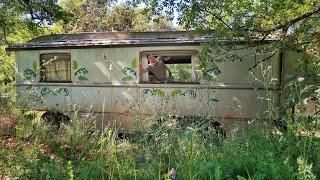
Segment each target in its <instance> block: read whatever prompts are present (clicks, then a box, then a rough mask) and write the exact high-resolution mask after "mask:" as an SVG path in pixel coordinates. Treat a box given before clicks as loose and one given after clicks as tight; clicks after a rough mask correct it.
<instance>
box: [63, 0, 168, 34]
mask: <svg viewBox="0 0 320 180" xmlns="http://www.w3.org/2000/svg"><path fill="white" fill-rule="evenodd" d="M61 5H62V6H63V7H64V8H65V10H67V11H69V12H71V13H72V14H74V15H75V16H74V17H73V18H72V19H71V21H70V22H69V23H63V22H62V23H59V24H58V26H60V27H61V31H62V32H93V31H95V32H103V31H112V30H116V31H128V30H131V31H150V30H169V29H172V24H170V21H169V18H167V16H166V15H163V16H161V18H159V19H157V20H158V21H157V20H155V21H153V19H151V18H150V16H151V15H152V12H151V11H148V10H144V9H142V8H137V7H135V8H134V7H132V6H129V5H125V4H124V3H120V4H117V5H116V4H115V1H110V0H109V1H108V0H106V1H97V0H83V1H74V0H65V1H63V2H62V4H61Z"/></svg>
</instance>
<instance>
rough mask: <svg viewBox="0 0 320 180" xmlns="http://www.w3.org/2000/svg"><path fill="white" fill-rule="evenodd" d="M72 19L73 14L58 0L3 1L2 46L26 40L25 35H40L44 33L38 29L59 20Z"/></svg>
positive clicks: (0, 20)
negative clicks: (58, 2) (59, 3)
mask: <svg viewBox="0 0 320 180" xmlns="http://www.w3.org/2000/svg"><path fill="white" fill-rule="evenodd" d="M70 17H71V13H69V12H67V11H65V10H64V9H63V8H62V7H61V6H59V5H58V4H57V0H2V1H1V2H0V45H1V44H3V43H5V44H10V43H13V42H17V41H16V40H18V39H20V41H21V40H25V39H24V38H22V39H21V36H20V35H22V37H24V36H23V34H27V36H28V35H30V34H35V35H38V34H39V33H40V32H41V31H42V30H41V29H39V28H38V27H41V26H42V27H44V26H48V25H52V24H53V23H54V22H56V21H58V20H62V21H68V19H69V18H70ZM26 31H28V33H26ZM15 37H19V38H17V39H16V38H15ZM26 39H27V38H26ZM18 42H19V41H18Z"/></svg>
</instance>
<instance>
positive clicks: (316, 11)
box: [245, 8, 320, 33]
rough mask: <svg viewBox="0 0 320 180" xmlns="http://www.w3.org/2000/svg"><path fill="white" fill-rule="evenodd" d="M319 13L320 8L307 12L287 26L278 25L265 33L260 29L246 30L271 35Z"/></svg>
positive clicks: (289, 22) (290, 21)
mask: <svg viewBox="0 0 320 180" xmlns="http://www.w3.org/2000/svg"><path fill="white" fill-rule="evenodd" d="M318 12H320V8H316V9H313V10H312V11H309V12H307V13H305V14H303V15H301V16H299V17H297V18H295V19H292V20H289V21H288V22H287V23H285V24H280V25H278V26H276V27H274V28H272V29H268V30H263V31H261V30H259V29H252V30H250V29H245V30H249V31H253V32H260V33H271V32H273V31H277V30H280V29H283V28H288V27H289V26H291V25H293V24H295V23H297V22H299V21H301V20H303V19H305V18H308V17H310V16H312V15H314V14H316V13H318Z"/></svg>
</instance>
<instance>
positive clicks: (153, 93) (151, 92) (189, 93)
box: [142, 89, 197, 100]
mask: <svg viewBox="0 0 320 180" xmlns="http://www.w3.org/2000/svg"><path fill="white" fill-rule="evenodd" d="M147 95H150V96H158V97H160V98H163V99H167V100H168V99H172V98H175V97H177V96H188V97H190V98H191V99H195V98H196V97H197V93H196V92H195V91H194V90H191V89H189V90H186V91H181V90H180V89H175V90H173V91H171V92H167V93H166V92H164V91H163V90H162V89H144V90H142V97H143V98H146V97H147Z"/></svg>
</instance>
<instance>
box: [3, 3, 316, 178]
mask: <svg viewBox="0 0 320 180" xmlns="http://www.w3.org/2000/svg"><path fill="white" fill-rule="evenodd" d="M142 2H143V3H145V4H144V6H137V5H138V4H140V3H142ZM115 3H116V1H113V0H85V1H72V0H63V1H60V4H58V1H57V0H46V1H37V0H13V1H12V0H3V1H1V2H0V96H1V99H0V120H2V119H4V118H8V117H10V118H13V119H16V118H18V119H19V121H18V122H17V123H16V124H15V125H14V126H12V127H10V128H8V129H7V128H3V127H2V124H0V125H1V126H0V130H1V132H0V135H1V143H0V179H2V178H5V177H11V178H14V177H20V178H22V179H102V178H105V179H316V178H319V177H320V159H319V158H320V141H319V136H317V135H316V134H317V133H319V116H320V115H319V111H318V112H317V113H318V114H315V115H314V116H312V117H308V116H307V115H306V114H305V112H304V111H303V110H302V109H303V107H304V105H305V103H306V98H307V97H309V96H310V95H312V96H313V97H315V98H318V101H317V103H318V105H319V99H320V85H319V82H320V62H319V55H320V50H319V47H320V43H319V39H320V38H319V36H320V35H319V32H320V26H319V25H320V13H319V12H320V2H319V1H314V0H301V1H293V0H283V1H278V0H268V1H253V0H244V1H234V0H219V1H211V0H201V1H191V0H186V1H174V0H169V1H168V0H158V1H154V0H152V1H150V0H135V1H129V0H128V1H125V4H118V5H116V4H115ZM174 11H177V12H178V13H177V14H178V21H179V28H183V29H197V30H199V31H200V32H207V31H212V30H214V33H213V35H214V37H215V38H216V39H221V38H223V39H225V40H228V41H230V42H235V43H231V44H230V45H229V44H228V45H227V46H223V47H225V49H221V47H222V46H221V45H222V44H221V43H224V42H221V41H212V42H210V43H208V44H205V45H204V46H203V51H202V52H201V54H200V60H201V62H203V64H209V65H210V66H214V65H215V64H216V63H219V62H223V61H241V57H238V56H236V55H235V54H232V50H235V48H236V46H233V44H237V43H238V42H239V41H240V40H241V41H243V40H244V41H246V44H247V46H248V47H255V48H256V51H255V53H260V54H265V55H266V56H264V58H262V59H258V61H257V64H256V65H255V66H254V67H252V68H253V69H254V68H259V67H260V65H261V64H262V63H261V62H264V61H267V60H269V59H270V57H271V56H273V55H274V54H276V53H277V52H280V53H284V52H288V51H297V52H306V53H307V54H308V56H309V58H308V59H307V68H299V67H297V70H296V72H297V74H296V77H295V78H294V79H292V81H291V82H288V83H287V84H286V85H284V89H283V92H282V93H283V96H285V95H288V96H286V98H284V100H283V104H282V106H281V107H280V109H277V108H276V109H275V108H273V107H270V109H269V110H270V115H271V116H270V117H272V116H274V117H281V119H279V120H281V121H277V124H278V125H280V126H281V127H283V126H282V124H281V123H283V122H285V123H286V125H287V126H286V131H284V132H281V133H279V131H277V130H276V129H275V128H274V126H272V123H270V122H269V121H268V122H265V121H262V120H259V119H252V120H251V121H249V122H248V123H249V125H248V127H246V128H243V127H235V128H234V130H233V131H232V132H230V133H229V134H228V137H227V138H226V139H224V138H222V137H220V136H218V135H217V134H216V132H215V130H212V131H210V130H209V131H204V130H205V129H206V128H205V127H203V126H197V125H196V124H194V125H190V126H189V127H188V128H187V127H185V128H184V130H181V129H179V128H172V126H170V127H171V128H168V126H167V125H168V124H164V125H162V126H160V127H158V128H156V129H154V131H152V133H151V134H144V133H138V132H137V133H134V134H132V135H130V136H129V137H128V138H127V139H119V138H118V136H117V135H118V134H117V131H116V130H115V129H112V128H106V129H103V130H99V131H97V130H96V129H95V128H94V127H93V126H89V125H88V124H90V123H88V121H92V119H93V118H94V117H92V115H91V114H90V113H88V115H87V116H86V117H85V118H84V119H72V120H71V123H70V124H66V125H63V126H62V127H61V128H60V129H59V130H55V129H52V127H50V126H48V125H47V124H43V123H41V122H39V119H38V118H35V119H34V117H33V114H32V113H31V114H30V112H29V113H26V112H20V111H19V110H18V109H17V108H16V107H15V104H14V75H15V64H14V54H9V53H6V52H5V47H7V46H8V45H9V44H13V43H20V42H25V41H28V40H30V39H31V38H34V37H37V36H40V35H46V34H52V33H74V32H88V31H96V32H99V31H110V30H118V31H122V30H135V31H147V30H171V29H175V28H176V27H173V26H172V23H171V22H170V20H172V18H173V17H174V14H175V13H174ZM240 37H241V38H240ZM269 37H277V38H279V41H277V42H274V43H273V44H272V46H271V47H270V48H268V49H265V48H263V44H262V43H259V42H262V41H263V40H265V39H267V38H269ZM255 40H261V41H258V43H257V41H256V43H254V41H255ZM223 45H226V44H223ZM212 53H214V54H215V56H212ZM226 54H227V56H225V55H226ZM306 70H308V71H306ZM8 97H11V98H8ZM262 99H265V100H267V99H268V98H267V97H262ZM292 107H295V111H292ZM0 123H1V122H0ZM168 123H170V122H168ZM200 124H201V123H200ZM306 132H308V134H305V133H306Z"/></svg>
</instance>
